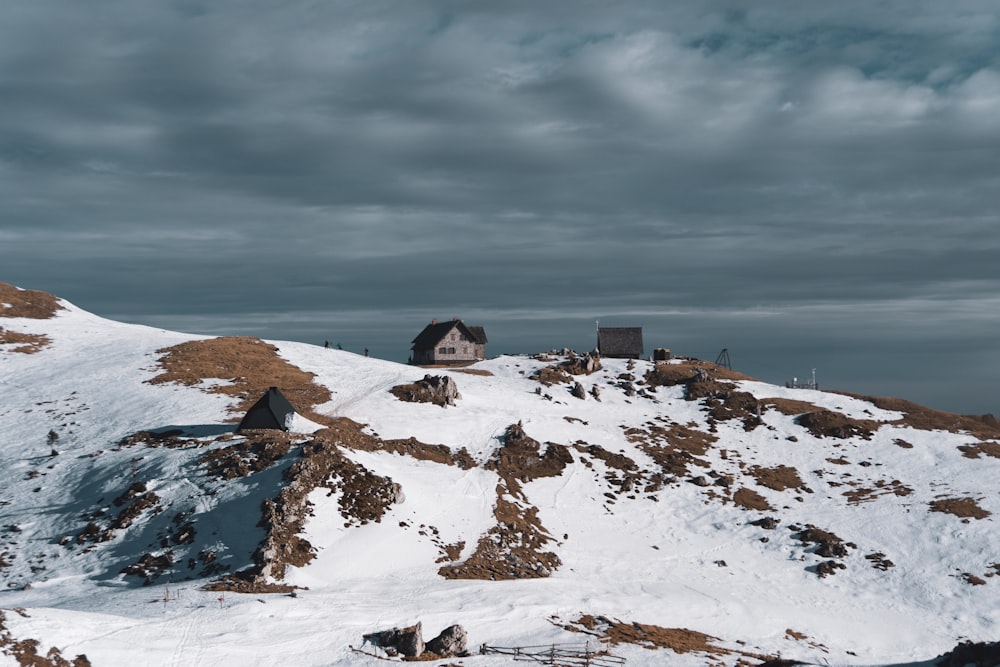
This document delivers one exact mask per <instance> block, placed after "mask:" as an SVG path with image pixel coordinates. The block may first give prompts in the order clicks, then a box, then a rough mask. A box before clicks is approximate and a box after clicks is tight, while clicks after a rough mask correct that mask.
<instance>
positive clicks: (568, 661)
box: [479, 644, 625, 667]
mask: <svg viewBox="0 0 1000 667" xmlns="http://www.w3.org/2000/svg"><path fill="white" fill-rule="evenodd" d="M479 652H480V654H483V655H508V656H511V657H513V658H514V660H515V661H517V662H535V663H538V664H540V665H557V666H565V667H581V666H582V667H617V666H618V665H624V664H625V658H621V657H618V656H616V655H610V654H608V653H607V652H606V651H605V650H603V649H599V650H595V649H592V648H591V647H590V644H547V645H543V646H488V645H486V644H483V645H482V646H481V647H479Z"/></svg>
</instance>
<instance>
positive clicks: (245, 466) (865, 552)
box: [0, 291, 1000, 665]
mask: <svg viewBox="0 0 1000 667" xmlns="http://www.w3.org/2000/svg"><path fill="white" fill-rule="evenodd" d="M20 292H21V291H18V294H20ZM0 302H3V303H5V304H9V303H13V300H12V298H11V297H10V296H8V295H7V294H6V293H4V294H0ZM61 305H63V308H62V310H59V311H57V313H58V314H57V315H56V316H54V317H50V318H46V319H39V318H30V317H23V316H15V317H0V326H2V327H3V328H4V329H5V330H8V331H16V332H17V333H18V334H23V335H34V336H45V337H47V338H48V340H49V343H48V344H47V345H46V346H45V347H44V348H43V349H42V350H41V352H39V353H37V354H22V353H18V352H14V351H13V350H12V349H11V346H4V345H0V389H2V390H3V391H2V394H0V395H2V398H0V433H3V434H4V435H3V438H2V439H0V455H2V456H3V461H4V466H3V468H2V469H0V489H2V490H0V584H2V592H0V607H2V608H3V609H6V610H10V609H13V608H15V607H17V608H21V609H22V610H23V615H22V614H21V613H14V612H11V611H7V612H5V614H4V619H5V620H4V623H5V627H6V631H7V632H8V633H9V634H10V636H11V637H13V638H34V639H37V640H39V641H40V642H41V646H42V647H43V648H47V647H58V648H59V649H60V651H61V654H62V655H63V656H77V655H83V654H85V655H86V656H87V658H88V660H89V661H90V662H91V663H92V664H93V665H118V664H132V663H131V661H132V660H133V659H134V654H133V653H132V651H133V650H134V647H135V646H140V645H141V646H142V647H143V650H144V655H147V656H148V659H149V661H150V662H151V663H155V664H171V663H174V664H194V665H197V664H213V663H214V664H261V665H268V664H300V665H330V664H343V665H352V664H357V665H362V664H369V663H370V661H371V659H370V658H369V657H367V656H364V655H362V654H359V653H355V652H353V651H352V650H351V649H350V646H352V645H353V646H358V645H359V644H360V643H361V637H362V635H363V634H366V633H370V632H373V631H376V630H381V629H387V628H390V627H406V626H411V625H413V624H415V623H417V622H421V623H422V624H423V626H424V628H426V629H427V631H428V632H433V633H436V632H437V631H438V630H440V629H442V628H445V627H447V626H450V625H452V624H455V623H458V624H461V625H462V626H463V627H464V628H465V629H466V630H467V631H468V633H469V645H470V646H472V647H478V646H479V645H481V644H488V645H490V646H499V647H503V646H508V647H509V646H537V645H548V644H565V643H570V644H580V643H585V642H586V641H587V640H588V639H589V640H590V641H591V642H593V646H595V647H597V646H606V647H608V648H609V649H610V650H611V651H612V653H613V654H614V655H617V656H620V657H624V658H626V659H627V664H629V665H656V664H664V663H665V662H669V663H670V664H677V665H703V664H706V663H709V662H711V663H713V664H725V665H733V664H736V663H737V662H738V661H740V660H742V661H743V664H747V663H750V664H753V663H754V662H757V661H763V660H764V658H765V657H766V656H777V655H779V654H780V655H781V656H784V657H796V658H800V659H802V660H805V661H808V662H813V663H817V662H820V663H821V662H823V661H828V662H830V663H839V664H879V663H881V664H887V663H903V662H906V661H911V662H912V661H919V660H927V659H928V658H930V657H932V656H934V655H937V654H940V653H943V652H944V651H946V650H948V649H950V648H951V647H953V646H954V645H955V644H956V643H957V642H958V640H959V638H966V639H970V640H973V641H979V642H988V641H996V640H997V637H996V636H995V631H996V628H997V627H1000V615H998V614H1000V612H998V610H997V607H996V605H995V604H994V600H995V599H996V593H997V586H1000V545H998V542H997V530H996V525H995V522H996V517H997V516H998V514H1000V498H998V495H997V494H996V490H995V480H996V479H997V478H998V477H1000V476H998V473H1000V428H998V426H997V425H996V424H995V423H994V422H991V421H990V420H988V419H976V418H971V417H961V416H959V415H948V414H946V413H938V412H935V411H933V410H929V409H927V408H922V407H920V406H914V405H913V404H909V403H906V402H905V401H899V400H897V399H868V398H865V397H859V396H848V395H844V394H837V393H830V392H814V391H808V390H792V389H786V388H784V387H776V386H773V385H768V384H766V383H761V382H758V381H756V380H753V379H749V378H746V377H745V376H742V377H740V376H738V374H732V375H731V374H729V373H728V372H726V371H725V369H719V368H718V367H715V366H714V365H713V364H710V363H708V362H704V361H698V360H679V361H677V362H676V363H672V364H669V368H664V367H660V366H657V365H655V364H653V363H651V362H648V361H635V362H629V361H626V360H613V359H602V360H600V364H599V366H600V367H599V368H595V365H594V364H592V363H591V364H580V363H571V362H573V360H572V359H571V358H570V357H569V356H566V355H555V354H549V355H538V356H537V357H524V356H508V357H499V358H495V359H490V360H487V361H484V362H480V363H479V364H476V365H475V366H473V367H472V368H470V369H464V370H466V371H468V370H472V371H475V373H469V372H462V371H463V369H454V370H449V369H433V370H425V369H419V368H413V367H409V366H404V365H400V364H395V363H391V362H387V361H382V360H378V359H372V358H365V357H361V356H358V355H353V354H350V353H347V352H343V351H339V350H330V349H325V348H321V347H317V346H312V345H305V344H301V343H290V342H282V341H256V340H255V339H248V338H233V339H213V338H207V337H202V336H191V335H187V334H179V333H174V332H169V331H162V330H158V329H151V328H148V327H140V326H135V325H127V324H121V323H115V322H111V321H108V320H103V319H101V318H97V317H95V316H93V315H90V314H88V313H86V312H85V311H83V310H80V309H77V308H75V307H72V306H71V305H69V304H65V302H62V303H61ZM556 366H558V367H559V368H558V369H556V370H551V369H553V368H554V367H556ZM546 369H550V370H546ZM427 373H432V374H435V375H446V376H448V377H450V378H452V380H453V381H454V383H455V384H457V387H458V390H459V392H460V397H459V398H458V399H457V400H455V401H454V405H448V406H446V407H441V406H439V405H434V404H431V403H420V402H405V401H402V400H400V399H399V398H397V397H396V396H395V395H393V393H392V391H391V390H392V389H393V387H396V386H400V385H407V384H412V383H414V382H415V381H417V380H419V379H420V378H422V377H423V376H424V375H425V374H427ZM157 378H160V379H157ZM276 378H278V379H277V380H276ZM539 379H545V380H546V382H545V383H543V382H540V381H539ZM548 380H555V381H552V382H548ZM273 385H278V386H281V389H282V391H283V392H284V393H285V394H286V395H287V396H288V398H289V400H290V401H291V403H292V404H293V405H294V407H295V409H296V412H297V413H298V417H296V420H301V421H300V422H299V421H296V422H293V427H294V428H293V431H291V432H288V433H286V432H280V431H277V432H257V433H249V432H248V433H236V432H235V431H234V429H235V426H236V422H237V421H238V420H239V418H240V416H241V414H242V412H243V411H245V410H246V409H247V407H248V405H249V404H250V403H252V402H253V401H254V400H256V399H257V398H258V397H259V396H260V392H262V391H264V390H266V388H267V387H269V386H273ZM284 385H287V386H284ZM581 396H582V398H581ZM320 427H322V428H320ZM317 431H318V432H317ZM376 490H377V492H376ZM286 547H287V549H286ZM536 556H537V557H538V558H539V560H538V561H534V560H533V558H534V557H536ZM518 562H519V563H522V564H525V567H511V566H510V565H511V564H512V563H515V564H516V563H518ZM536 565H538V567H536ZM505 573H513V576H512V577H509V578H508V577H507V576H505ZM455 574H457V575H459V576H458V577H457V578H456V577H454V576H451V575H455ZM241 581H242V582H244V583H245V585H243V590H248V591H254V592H252V593H250V594H246V595H240V594H236V593H233V592H231V591H233V590H240V582H241ZM226 582H229V584H227V583H226ZM209 589H214V590H209ZM219 589H222V590H219ZM265 591H274V592H270V593H268V592H265ZM292 593H294V597H292V596H291V594H292ZM258 600H259V601H258ZM598 639H601V640H602V641H601V642H598ZM3 650H6V649H5V648H3V647H2V646H0V651H3ZM43 652H44V651H43ZM504 660H505V659H504V658H502V657H496V656H473V657H470V658H465V659H463V660H462V661H463V663H464V664H469V665H477V664H481V665H499V664H508V663H506V662H505V661H504Z"/></svg>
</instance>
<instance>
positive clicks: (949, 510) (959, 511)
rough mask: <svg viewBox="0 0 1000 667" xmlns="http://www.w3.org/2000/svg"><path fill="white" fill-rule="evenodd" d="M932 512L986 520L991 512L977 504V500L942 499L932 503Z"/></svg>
mask: <svg viewBox="0 0 1000 667" xmlns="http://www.w3.org/2000/svg"><path fill="white" fill-rule="evenodd" d="M931 511H932V512H941V513H943V514H954V515H955V516H957V517H961V518H963V519H985V518H986V517H988V516H990V512H988V511H986V510H984V509H983V508H982V507H980V506H979V505H978V504H976V499H975V498H968V497H966V498H940V499H938V500H935V501H934V502H932V503H931Z"/></svg>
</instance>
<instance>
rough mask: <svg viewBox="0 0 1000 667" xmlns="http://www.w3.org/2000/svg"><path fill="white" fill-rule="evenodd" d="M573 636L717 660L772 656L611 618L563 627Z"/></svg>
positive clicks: (695, 633)
mask: <svg viewBox="0 0 1000 667" xmlns="http://www.w3.org/2000/svg"><path fill="white" fill-rule="evenodd" d="M562 627H563V628H565V629H566V630H569V631H571V632H584V633H586V634H589V635H594V636H595V637H599V638H600V639H601V641H602V642H606V643H608V644H635V645H636V646H642V647H643V648H648V649H652V650H655V649H670V650H671V651H673V652H675V653H704V654H705V655H707V656H711V657H713V658H721V657H723V656H730V655H740V656H744V657H747V658H755V659H757V660H768V659H770V657H771V656H767V655H763V654H760V653H751V652H748V651H742V650H737V649H732V648H727V647H725V646H721V645H720V644H719V643H718V642H720V641H722V640H720V639H719V638H718V637H713V636H711V635H707V634H705V633H703V632H698V631H696V630H688V629H687V628H663V627H660V626H658V625H649V624H646V623H626V622H622V621H620V620H617V619H611V618H608V617H607V616H593V615H590V614H583V615H580V616H578V617H577V618H575V619H573V620H571V621H570V622H569V623H567V624H565V625H562Z"/></svg>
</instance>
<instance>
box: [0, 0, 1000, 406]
mask: <svg viewBox="0 0 1000 667" xmlns="http://www.w3.org/2000/svg"><path fill="white" fill-rule="evenodd" d="M994 10H995V7H994V6H993V3H991V2H985V1H983V2H975V1H966V2H958V3H950V4H948V5H947V6H945V5H942V4H941V3H931V2H917V3H914V2H903V1H900V2H888V3H877V4H875V3H861V2H842V3H836V4H833V3H831V4H830V5H829V6H823V7H820V6H814V5H803V6H798V5H797V6H795V7H794V8H790V6H789V5H788V3H787V2H776V1H775V2H768V1H762V2H755V3H752V4H748V3H735V2H721V1H720V2H689V3H669V5H665V3H660V2H641V1H638V0H637V1H635V2H627V3H614V4H611V3H604V2H584V1H581V2H574V3H572V5H571V9H570V5H567V4H566V3H555V2H551V3H549V2H537V1H533V2H519V1H514V2H503V3H467V2H444V3H425V2H413V3H405V4H397V3H392V4H389V3H382V2H364V3H351V2H331V3H308V2H288V3H281V4H280V5H274V4H273V3H252V2H240V3H237V2H211V3H208V2H206V3H201V2H195V1H187V2H152V1H143V2H135V1H130V2H124V1H123V2H111V1H106V2H98V3H88V4H87V5H86V6H84V5H82V4H80V3H73V2H60V1H56V0H53V1H40V2H34V3H30V4H29V3H21V4H17V5H13V6H12V7H5V8H4V10H3V11H4V20H3V21H0V103H2V113H0V201H2V204H0V265H2V267H3V269H4V270H3V272H2V274H3V275H0V279H3V280H8V281H11V282H15V283H18V284H21V285H23V286H25V287H31V288H39V289H48V290H50V291H53V292H56V293H57V294H59V295H61V296H64V297H66V298H69V299H71V300H73V301H75V302H77V303H78V304H79V305H81V306H83V307H85V308H87V309H89V310H93V311H96V312H98V313H100V314H103V315H106V316H110V317H116V318H119V319H125V320H129V321H142V322H148V323H155V324H158V325H160V326H164V327H168V328H176V329H188V330H196V331H204V332H210V333H252V334H255V335H266V336H269V337H272V338H291V339H301V340H309V341H316V340H319V339H321V338H322V339H326V338H329V337H331V336H335V334H336V332H338V331H339V332H342V333H343V337H344V338H345V342H347V339H350V340H351V341H353V343H352V344H354V345H355V347H357V348H358V349H360V347H362V346H368V347H370V348H371V349H372V350H373V352H375V353H376V354H382V355H384V356H387V357H390V358H396V359H400V358H405V354H406V347H407V341H409V339H410V338H412V335H414V334H415V332H411V329H413V328H417V329H419V326H420V324H421V323H422V322H424V321H425V320H427V319H429V318H430V317H448V316H451V315H461V316H463V317H465V318H467V319H469V320H470V321H472V320H479V321H481V322H482V323H484V324H487V325H489V327H490V331H491V332H492V334H491V340H492V341H495V346H494V348H493V351H496V352H500V351H535V350H537V349H538V347H541V346H544V347H551V346H562V345H572V346H576V347H586V346H588V345H590V344H592V341H591V338H592V335H591V331H592V329H593V320H595V319H598V318H600V319H601V320H602V321H605V322H608V323H609V324H610V323H619V324H634V323H642V324H644V326H646V328H647V331H648V332H649V335H648V338H649V339H650V340H658V341H661V342H660V343H659V344H666V345H669V346H671V347H673V348H675V349H677V350H679V351H683V350H685V349H686V350H689V351H690V352H691V353H697V354H699V355H702V356H711V355H712V354H713V353H714V352H713V351H717V348H721V347H722V346H724V345H728V346H729V347H731V348H732V349H733V350H734V356H736V357H737V358H742V359H743V360H744V363H745V364H747V366H746V367H745V370H747V371H748V372H750V373H758V374H760V375H762V376H763V377H764V378H765V379H769V380H781V379H784V378H783V375H784V374H785V373H786V372H788V373H789V374H791V373H795V372H797V373H798V374H799V375H803V374H804V373H805V372H806V371H807V370H808V368H807V369H804V370H798V371H796V370H791V371H787V369H788V368H790V367H793V366H797V365H803V366H809V365H817V366H826V367H831V368H835V369H837V372H840V373H841V377H838V378H836V380H837V382H839V383H840V384H841V385H843V386H844V387H845V388H855V389H858V390H860V391H872V392H881V391H884V392H885V393H889V390H890V389H891V390H892V391H895V393H899V394H902V395H905V396H907V397H911V398H916V399H918V400H924V401H926V402H930V403H933V404H935V405H940V406H941V407H946V408H951V409H955V410H964V411H970V412H972V411H979V412H985V411H987V410H994V411H996V409H997V407H996V405H995V400H993V399H992V398H989V397H986V394H987V391H986V387H987V386H988V383H989V382H993V383H995V382H996V380H997V379H998V378H997V375H996V372H995V371H994V372H993V373H992V375H990V373H989V372H988V371H986V370H984V369H985V368H989V367H990V366H989V364H988V363H985V364H984V363H983V361H984V360H989V361H992V362H996V361H997V359H996V353H995V352H994V351H993V345H994V344H993V342H992V334H993V332H995V331H996V328H997V324H1000V314H998V313H1000V311H998V309H997V308H996V306H997V303H996V299H995V296H994V295H995V294H997V292H998V287H1000V285H998V282H1000V277H998V275H997V272H996V270H995V268H994V264H995V262H994V261H993V258H994V257H996V255H997V252H998V251H1000V247H998V246H1000V234H998V233H997V231H996V216H995V211H996V210H998V205H1000V168H998V166H997V162H996V157H995V156H996V155H997V154H1000V113H997V111H998V109H1000V50H998V49H997V48H996V46H995V45H996V44H997V43H1000V23H998V19H997V17H996V13H995V11H994ZM334 323H336V324H335V325H334ZM529 325H533V327H531V326H529ZM331 329H333V330H334V331H333V332H332V333H331V331H330V330H331ZM662 341H666V342H662ZM737 349H742V350H743V353H742V354H739V353H737V352H736V350H737ZM992 368H996V364H995V363H993V365H992ZM946 369H947V370H946ZM921 373H923V374H924V375H920V374H921ZM949 374H950V375H949ZM937 375H941V376H942V377H944V376H945V375H948V376H949V377H953V378H955V379H954V381H953V384H948V382H947V381H945V380H941V381H939V382H929V381H927V380H926V378H927V377H930V376H934V377H936V376H937ZM887 378H897V381H895V382H892V381H890V380H888V379H887ZM921 378H923V379H921ZM962 380H965V381H967V386H966V388H965V389H962V388H961V386H962ZM904 382H905V384H906V386H909V387H912V388H913V389H914V391H904V390H903V389H905V388H906V387H905V386H902V384H901V383H904ZM861 384H864V386H865V387H870V389H864V388H862V387H861V386H859V385H861ZM934 387H938V389H937V390H935V389H934ZM956 387H957V388H956ZM897 389H899V391H896V390H897ZM917 390H919V392H918V393H915V392H917Z"/></svg>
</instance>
